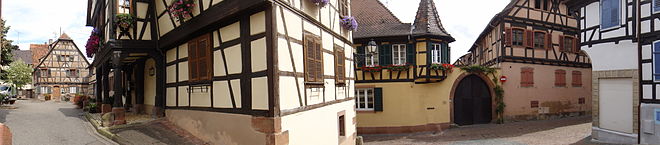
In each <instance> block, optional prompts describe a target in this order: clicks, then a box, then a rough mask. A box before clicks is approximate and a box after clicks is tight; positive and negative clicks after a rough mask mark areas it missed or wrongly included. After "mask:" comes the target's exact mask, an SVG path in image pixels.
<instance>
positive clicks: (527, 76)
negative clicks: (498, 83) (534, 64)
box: [520, 67, 534, 87]
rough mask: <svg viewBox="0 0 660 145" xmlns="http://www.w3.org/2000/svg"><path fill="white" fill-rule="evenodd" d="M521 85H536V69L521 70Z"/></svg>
mask: <svg viewBox="0 0 660 145" xmlns="http://www.w3.org/2000/svg"><path fill="white" fill-rule="evenodd" d="M520 86H521V87H533V86H534V69H533V68H528V67H527V68H522V69H521V70H520Z"/></svg>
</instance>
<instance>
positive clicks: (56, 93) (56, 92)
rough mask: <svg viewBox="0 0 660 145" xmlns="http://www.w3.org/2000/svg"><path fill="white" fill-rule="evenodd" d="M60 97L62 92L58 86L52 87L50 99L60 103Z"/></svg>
mask: <svg viewBox="0 0 660 145" xmlns="http://www.w3.org/2000/svg"><path fill="white" fill-rule="evenodd" d="M61 96H62V92H61V90H60V87H59V86H55V87H53V94H52V97H51V98H50V99H52V100H55V101H60V97H61Z"/></svg>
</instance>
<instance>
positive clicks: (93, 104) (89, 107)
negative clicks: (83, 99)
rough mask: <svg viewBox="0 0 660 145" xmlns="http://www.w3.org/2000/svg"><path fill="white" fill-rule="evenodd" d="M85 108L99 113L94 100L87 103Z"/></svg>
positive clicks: (90, 111)
mask: <svg viewBox="0 0 660 145" xmlns="http://www.w3.org/2000/svg"><path fill="white" fill-rule="evenodd" d="M87 110H89V113H99V112H100V111H99V105H98V104H96V103H95V102H90V103H89V104H87Z"/></svg>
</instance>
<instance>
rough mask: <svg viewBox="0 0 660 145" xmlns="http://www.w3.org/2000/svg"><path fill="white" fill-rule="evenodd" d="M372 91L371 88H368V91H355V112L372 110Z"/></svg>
mask: <svg viewBox="0 0 660 145" xmlns="http://www.w3.org/2000/svg"><path fill="white" fill-rule="evenodd" d="M374 94H375V92H374V89H373V88H368V89H356V90H355V97H356V99H357V100H356V101H355V103H356V105H355V107H357V108H356V109H357V110H374Z"/></svg>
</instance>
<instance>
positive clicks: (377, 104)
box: [374, 88, 383, 112]
mask: <svg viewBox="0 0 660 145" xmlns="http://www.w3.org/2000/svg"><path fill="white" fill-rule="evenodd" d="M374 111H376V112H382V111H383V88H374Z"/></svg>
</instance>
